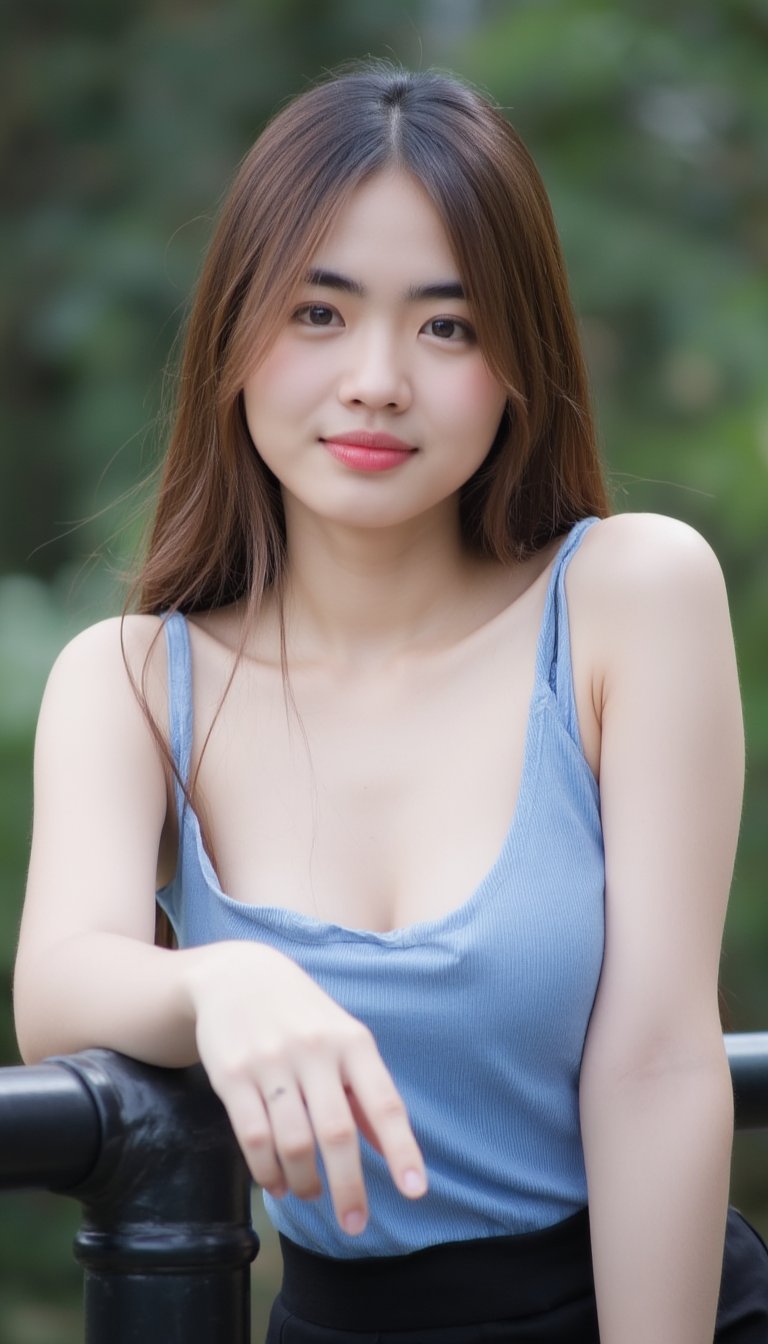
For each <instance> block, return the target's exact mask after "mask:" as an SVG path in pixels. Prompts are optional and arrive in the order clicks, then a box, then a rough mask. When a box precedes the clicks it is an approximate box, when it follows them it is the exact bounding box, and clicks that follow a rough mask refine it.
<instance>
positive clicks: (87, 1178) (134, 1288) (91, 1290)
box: [0, 1032, 768, 1344]
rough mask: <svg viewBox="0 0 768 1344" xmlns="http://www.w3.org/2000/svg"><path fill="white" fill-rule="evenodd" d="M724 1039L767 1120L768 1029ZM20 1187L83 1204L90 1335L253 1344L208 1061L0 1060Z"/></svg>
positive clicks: (757, 1113) (746, 1107)
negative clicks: (180, 1064) (181, 1065)
mask: <svg viewBox="0 0 768 1344" xmlns="http://www.w3.org/2000/svg"><path fill="white" fill-rule="evenodd" d="M725 1039H726V1046H727V1050H728V1058H729V1062H730V1066H731V1075H732V1078H733V1086H734V1097H735V1102H736V1124H737V1127H738V1128H739V1129H754V1128H768V1032H754V1033H745V1034H738V1035H728V1036H726V1038H725ZM24 1188H38V1189H45V1190H53V1191H57V1192H59V1193H61V1194H66V1195H70V1196H72V1197H73V1198H75V1199H77V1200H79V1201H80V1202H81V1204H82V1207H83V1221H82V1226H81V1228H80V1231H79V1232H78V1233H77V1236H76V1238H75V1256H76V1259H77V1260H78V1262H79V1263H80V1264H81V1265H82V1267H83V1270H84V1278H85V1344H136V1341H139V1340H140V1341H141V1344H161V1341H162V1344H248V1340H249V1334H250V1290H249V1277H250V1263H251V1261H252V1260H253V1259H254V1257H255V1255H256V1253H257V1251H258V1239H257V1237H256V1235H255V1233H254V1231H253V1228H252V1226H251V1220H250V1181H249V1177H248V1172H247V1168H246V1166H245V1162H244V1161H243V1158H242V1155H241V1153H240V1150H239V1148H238V1146H237V1143H236V1141H235V1139H234V1136H233V1134H232V1130H231V1128H230V1125H229V1121H228V1119H227V1115H226V1112H225V1111H224V1108H223V1107H222V1105H221V1103H220V1102H219V1100H218V1098H217V1097H216V1096H215V1095H214V1093H213V1092H212V1091H211V1088H210V1086H209V1085H208V1083H207V1080H206V1078H205V1074H204V1072H203V1070H202V1068H201V1067H199V1066H198V1067H195V1068H189V1069H157V1068H153V1067H151V1066H149V1065H146V1064H139V1063H137V1062H136V1061H135V1060H133V1059H127V1058H126V1057H125V1056H124V1055H119V1054H115V1053H114V1052H112V1051H109V1050H86V1051H84V1052H83V1053H82V1054H78V1055H69V1056H65V1057H62V1058H60V1059H54V1060H49V1061H46V1062H45V1063H43V1064H36V1065H27V1066H24V1065H21V1066H19V1067H18V1068H5V1069H0V1189H6V1190H9V1189H17V1190H18V1189H24Z"/></svg>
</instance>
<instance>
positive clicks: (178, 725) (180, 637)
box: [163, 611, 193, 816]
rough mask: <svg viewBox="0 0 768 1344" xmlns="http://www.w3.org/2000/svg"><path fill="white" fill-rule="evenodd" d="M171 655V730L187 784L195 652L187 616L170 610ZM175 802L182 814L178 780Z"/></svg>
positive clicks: (168, 643)
mask: <svg viewBox="0 0 768 1344" xmlns="http://www.w3.org/2000/svg"><path fill="white" fill-rule="evenodd" d="M163 627H164V630H165V643H166V649H167V654H168V730H169V734H170V746H171V754H172V756H173V761H174V764H175V766H176V769H177V770H178V772H179V775H180V777H181V779H182V780H183V781H184V783H185V784H187V783H188V782H189V762H190V757H191V755H192V722H193V720H192V714H193V705H192V654H191V650H190V645H189V630H188V629H187V622H186V618H185V617H184V616H183V615H182V614H181V612H180V611H174V612H171V614H170V616H166V617H165V620H164V622H163ZM175 791H176V805H177V807H178V810H179V816H181V813H182V810H183V806H184V802H185V799H184V791H183V789H182V788H181V786H180V784H179V781H178V779H177V780H176V781H175Z"/></svg>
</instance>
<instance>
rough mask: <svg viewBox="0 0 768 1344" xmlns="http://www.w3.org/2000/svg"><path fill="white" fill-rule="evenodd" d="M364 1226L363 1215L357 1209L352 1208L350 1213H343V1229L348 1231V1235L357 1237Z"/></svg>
mask: <svg viewBox="0 0 768 1344" xmlns="http://www.w3.org/2000/svg"><path fill="white" fill-rule="evenodd" d="M364 1227H365V1215H364V1214H362V1213H361V1212H360V1210H359V1209H352V1211H351V1213H345V1214H344V1231H345V1232H348V1233H349V1235H350V1237H357V1236H359V1235H360V1233H361V1232H362V1230H363V1228H364Z"/></svg>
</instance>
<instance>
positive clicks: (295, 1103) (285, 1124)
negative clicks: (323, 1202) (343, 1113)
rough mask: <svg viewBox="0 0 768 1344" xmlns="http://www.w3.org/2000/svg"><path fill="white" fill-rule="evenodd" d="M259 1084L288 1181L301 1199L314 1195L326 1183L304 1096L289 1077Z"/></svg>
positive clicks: (290, 1187) (286, 1181) (284, 1174)
mask: <svg viewBox="0 0 768 1344" xmlns="http://www.w3.org/2000/svg"><path fill="white" fill-rule="evenodd" d="M260 1087H261V1096H262V1099H263V1102H264V1106H265V1109H266V1114H267V1116H268V1118H269V1125H270V1128H271V1132H272V1140H273V1143H274V1147H275V1151H276V1153H277V1157H278V1161H279V1163H280V1166H281V1168H282V1172H283V1176H284V1179H285V1183H286V1185H287V1186H288V1188H289V1189H290V1190H292V1191H293V1193H294V1194H295V1195H298V1196H299V1197H300V1198H301V1199H314V1198H316V1197H317V1196H318V1195H320V1194H322V1189H323V1187H322V1184H321V1182H320V1176H319V1173H318V1170H317V1150H316V1146H315V1136H314V1134H313V1132H312V1125H311V1123H310V1119H309V1116H308V1114H307V1108H306V1105H305V1104H304V1097H303V1096H302V1094H301V1092H300V1091H299V1088H298V1085H297V1083H296V1082H295V1081H293V1080H291V1079H290V1078H288V1077H277V1078H275V1077H272V1078H267V1079H262V1080H260Z"/></svg>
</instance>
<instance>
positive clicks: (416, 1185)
mask: <svg viewBox="0 0 768 1344" xmlns="http://www.w3.org/2000/svg"><path fill="white" fill-rule="evenodd" d="M403 1189H404V1191H405V1193H406V1195H423V1194H424V1193H425V1191H426V1189H427V1182H426V1180H425V1179H424V1177H423V1176H422V1174H421V1172H420V1171H415V1170H414V1169H411V1170H410V1171H406V1172H405V1174H404V1176H403Z"/></svg>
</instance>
